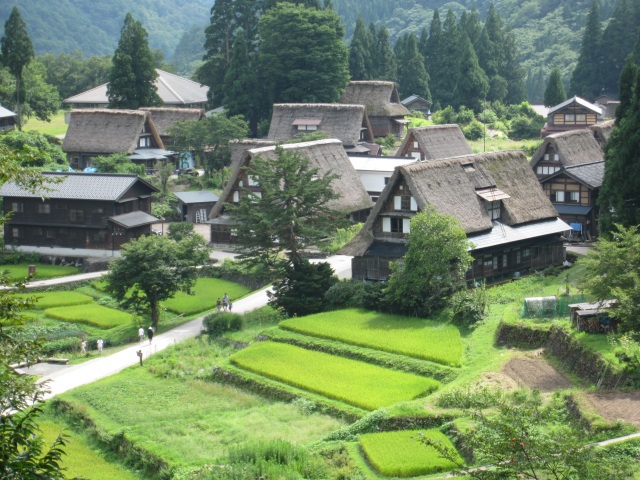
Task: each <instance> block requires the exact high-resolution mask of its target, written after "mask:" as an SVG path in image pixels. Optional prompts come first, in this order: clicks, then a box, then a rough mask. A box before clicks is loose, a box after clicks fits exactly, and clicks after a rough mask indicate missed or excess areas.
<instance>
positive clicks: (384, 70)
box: [372, 25, 398, 82]
mask: <svg viewBox="0 0 640 480" xmlns="http://www.w3.org/2000/svg"><path fill="white" fill-rule="evenodd" d="M373 59H374V61H373V62H372V67H373V78H375V79H376V80H388V81H390V82H395V81H397V80H398V62H397V61H396V55H395V53H393V49H392V48H391V44H390V43H389V30H387V27H385V26H384V25H380V28H379V29H378V30H377V32H376V35H375V40H374V49H373Z"/></svg>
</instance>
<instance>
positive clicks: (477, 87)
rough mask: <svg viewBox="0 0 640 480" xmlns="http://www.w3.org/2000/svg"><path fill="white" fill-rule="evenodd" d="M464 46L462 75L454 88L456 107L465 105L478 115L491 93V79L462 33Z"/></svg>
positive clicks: (461, 63)
mask: <svg viewBox="0 0 640 480" xmlns="http://www.w3.org/2000/svg"><path fill="white" fill-rule="evenodd" d="M462 44H463V46H464V47H463V51H462V57H461V58H460V72H461V74H460V77H459V78H458V82H457V83H456V86H455V88H454V95H455V102H456V103H455V106H457V107H460V106H462V105H464V106H466V107H469V108H471V109H472V110H473V111H474V112H476V113H477V112H480V111H481V110H482V105H483V100H484V99H485V98H486V95H487V92H488V91H489V79H488V78H487V75H486V74H485V73H484V71H483V70H482V68H480V65H479V64H478V57H477V56H476V52H475V51H474V50H473V45H471V40H469V37H467V34H466V32H463V33H462Z"/></svg>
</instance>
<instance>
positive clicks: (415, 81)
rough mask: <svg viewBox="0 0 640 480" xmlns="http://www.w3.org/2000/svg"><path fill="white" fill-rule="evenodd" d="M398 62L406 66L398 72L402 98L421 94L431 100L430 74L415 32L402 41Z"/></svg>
mask: <svg viewBox="0 0 640 480" xmlns="http://www.w3.org/2000/svg"><path fill="white" fill-rule="evenodd" d="M400 44H401V46H402V47H401V48H400V49H399V51H398V54H397V55H398V63H400V65H403V66H404V67H403V68H402V69H401V70H400V71H399V72H398V90H399V93H400V97H401V98H405V97H408V96H409V95H413V94H415V95H419V96H421V97H422V98H424V99H425V100H428V101H431V92H430V91H429V74H428V73H427V70H426V69H425V67H424V57H423V56H422V54H421V53H420V51H419V50H418V39H417V38H416V36H415V34H413V33H410V34H408V35H405V38H404V40H403V41H402V42H401V43H400Z"/></svg>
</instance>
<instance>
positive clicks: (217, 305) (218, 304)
mask: <svg viewBox="0 0 640 480" xmlns="http://www.w3.org/2000/svg"><path fill="white" fill-rule="evenodd" d="M221 308H222V302H221V301H220V299H218V300H217V301H216V311H218V312H219V311H220V309H221Z"/></svg>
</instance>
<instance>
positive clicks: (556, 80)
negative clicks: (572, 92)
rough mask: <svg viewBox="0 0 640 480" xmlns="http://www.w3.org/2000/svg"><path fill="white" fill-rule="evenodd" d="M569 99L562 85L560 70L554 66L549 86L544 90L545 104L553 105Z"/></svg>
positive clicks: (547, 105)
mask: <svg viewBox="0 0 640 480" xmlns="http://www.w3.org/2000/svg"><path fill="white" fill-rule="evenodd" d="M566 99H567V94H566V93H565V91H564V85H562V76H561V75H560V70H559V69H557V68H554V69H553V70H551V75H549V82H548V83H547V88H545V90H544V106H545V107H553V106H555V105H559V104H561V103H562V102H564V101H565V100H566Z"/></svg>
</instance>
